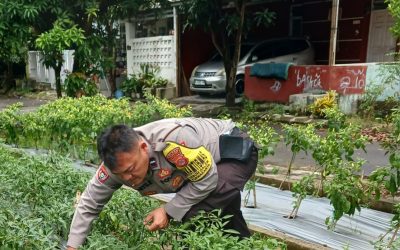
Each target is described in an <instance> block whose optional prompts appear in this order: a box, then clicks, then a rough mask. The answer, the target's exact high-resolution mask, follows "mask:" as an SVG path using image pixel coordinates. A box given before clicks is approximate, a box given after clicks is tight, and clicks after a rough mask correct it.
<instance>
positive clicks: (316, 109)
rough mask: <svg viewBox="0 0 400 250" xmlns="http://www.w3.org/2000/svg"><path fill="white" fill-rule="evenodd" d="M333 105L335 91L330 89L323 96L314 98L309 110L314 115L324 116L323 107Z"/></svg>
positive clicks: (334, 102)
mask: <svg viewBox="0 0 400 250" xmlns="http://www.w3.org/2000/svg"><path fill="white" fill-rule="evenodd" d="M335 106H337V102H336V92H335V91H334V90H330V91H328V93H327V94H326V95H325V96H323V97H321V98H318V99H316V100H315V101H314V103H313V104H311V105H310V106H309V110H310V111H311V113H312V114H313V115H314V116H316V117H325V113H324V109H326V108H334V107H335Z"/></svg>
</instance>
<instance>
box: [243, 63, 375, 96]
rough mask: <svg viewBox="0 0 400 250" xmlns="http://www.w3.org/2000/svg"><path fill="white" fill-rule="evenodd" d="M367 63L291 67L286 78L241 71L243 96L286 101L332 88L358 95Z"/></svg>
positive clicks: (363, 85) (248, 69)
mask: <svg viewBox="0 0 400 250" xmlns="http://www.w3.org/2000/svg"><path fill="white" fill-rule="evenodd" d="M366 74H367V66H326V65H321V66H319V65H311V66H291V67H290V68H289V72H288V79H287V80H279V79H265V78H258V77H253V76H250V67H247V68H246V70H245V96H246V97H247V98H249V99H250V100H254V101H268V102H280V103H288V102H289V96H290V95H293V94H299V93H302V92H303V91H305V90H312V89H323V90H336V92H338V93H340V94H342V95H349V94H362V93H364V88H365V79H366Z"/></svg>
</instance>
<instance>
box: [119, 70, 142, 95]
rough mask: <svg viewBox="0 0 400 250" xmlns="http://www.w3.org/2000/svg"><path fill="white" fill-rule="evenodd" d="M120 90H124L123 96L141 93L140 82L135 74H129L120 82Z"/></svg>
mask: <svg viewBox="0 0 400 250" xmlns="http://www.w3.org/2000/svg"><path fill="white" fill-rule="evenodd" d="M121 90H122V92H124V94H125V96H127V97H129V98H130V97H132V94H139V95H142V94H143V88H142V86H140V83H139V81H138V79H137V76H136V75H135V74H131V75H130V76H129V78H127V79H125V80H124V81H123V82H122V83H121Z"/></svg>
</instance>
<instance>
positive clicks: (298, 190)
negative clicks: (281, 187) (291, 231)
mask: <svg viewBox="0 0 400 250" xmlns="http://www.w3.org/2000/svg"><path fill="white" fill-rule="evenodd" d="M315 178H316V176H315V175H314V174H310V175H306V176H304V177H303V178H301V179H300V181H297V182H295V183H294V184H293V188H292V192H293V194H292V196H293V197H294V198H295V201H293V210H292V212H290V214H289V216H288V218H289V219H294V218H296V216H297V213H298V212H299V208H300V205H301V202H302V201H303V200H304V199H305V198H306V197H307V195H310V194H312V193H313V192H314V190H315V187H314V182H315Z"/></svg>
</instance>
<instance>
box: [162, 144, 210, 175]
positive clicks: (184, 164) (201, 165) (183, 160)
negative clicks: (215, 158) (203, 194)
mask: <svg viewBox="0 0 400 250" xmlns="http://www.w3.org/2000/svg"><path fill="white" fill-rule="evenodd" d="M163 155H164V157H165V158H166V159H167V160H168V161H169V162H170V163H171V164H173V165H174V166H175V167H176V168H178V169H179V170H182V171H183V172H185V173H186V174H187V178H188V179H189V180H191V181H199V180H201V179H202V178H203V177H204V176H205V175H206V174H207V173H208V171H209V170H210V169H211V164H212V157H211V153H210V152H208V150H207V149H206V148H205V147H203V146H201V147H198V148H188V147H185V146H183V145H179V144H177V143H174V142H167V146H166V147H165V148H164V150H163Z"/></svg>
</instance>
